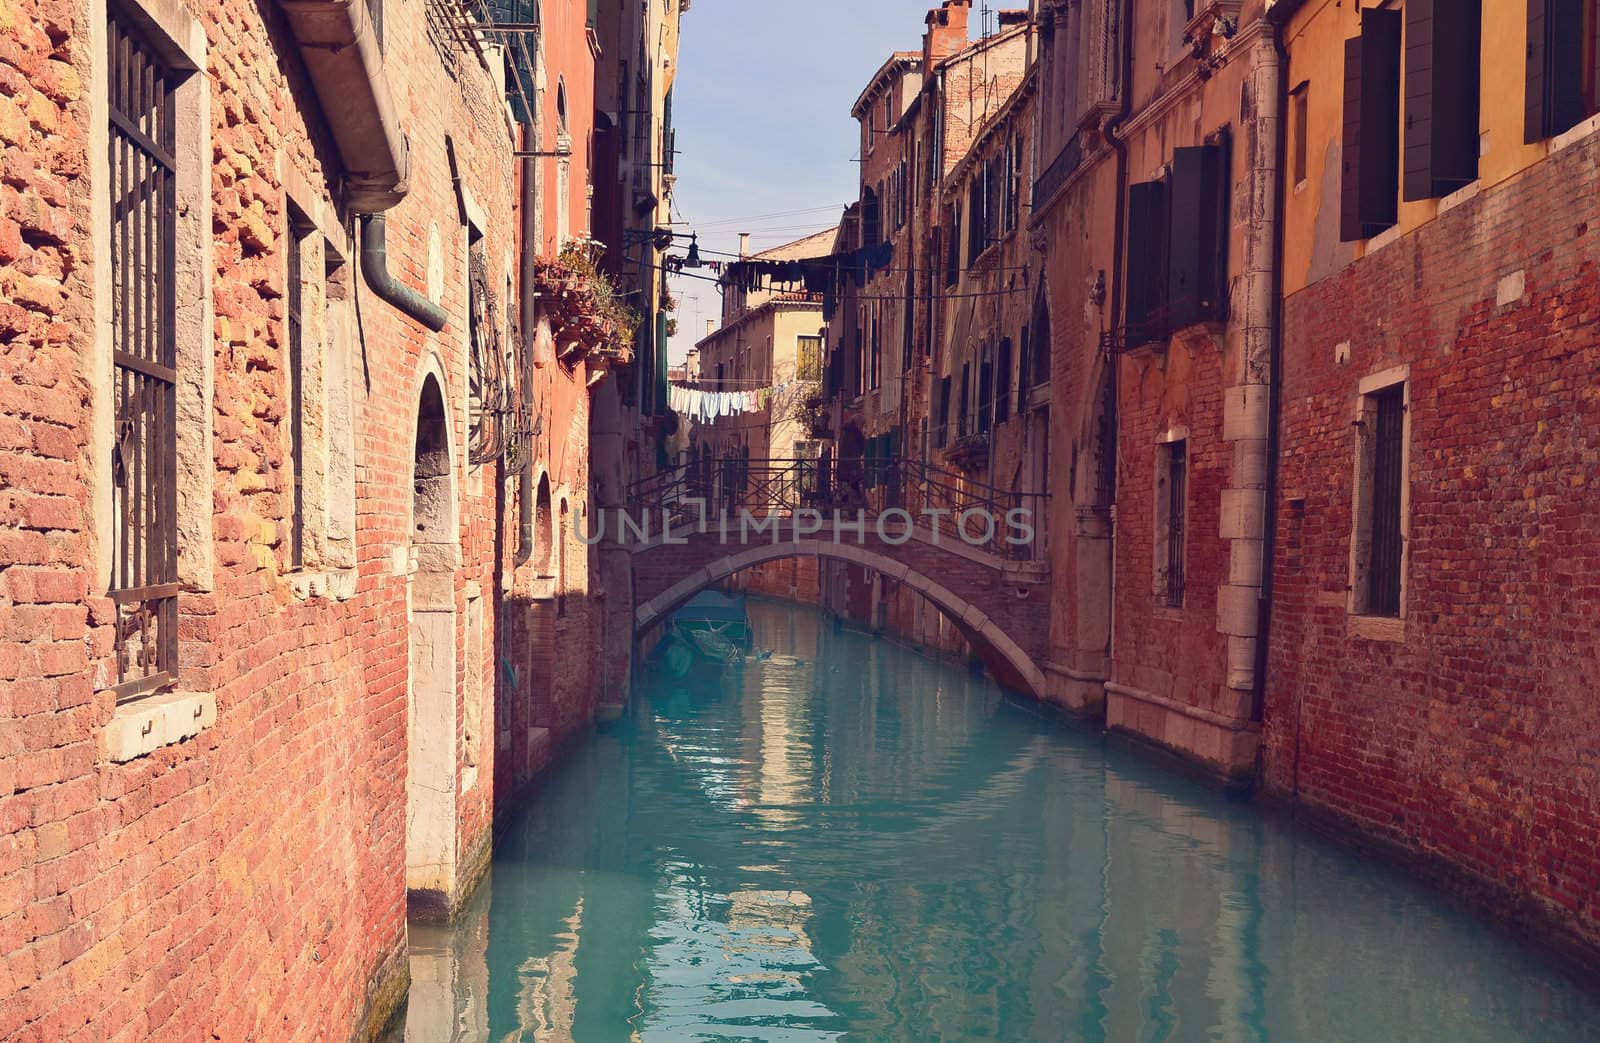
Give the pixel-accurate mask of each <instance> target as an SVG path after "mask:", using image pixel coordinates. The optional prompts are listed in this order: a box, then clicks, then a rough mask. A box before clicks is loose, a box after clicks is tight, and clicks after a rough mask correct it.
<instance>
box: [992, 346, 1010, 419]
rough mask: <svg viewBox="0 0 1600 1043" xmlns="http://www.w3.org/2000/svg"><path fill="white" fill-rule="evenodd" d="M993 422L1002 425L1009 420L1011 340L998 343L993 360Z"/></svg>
mask: <svg viewBox="0 0 1600 1043" xmlns="http://www.w3.org/2000/svg"><path fill="white" fill-rule="evenodd" d="M995 370H996V379H997V381H998V383H997V384H996V386H995V390H994V422H995V423H997V424H1003V423H1005V422H1006V421H1007V420H1009V419H1011V339H1010V338H1009V337H1008V338H1006V339H1005V340H1002V341H1001V342H1000V353H999V356H998V357H997V358H996V360H995Z"/></svg>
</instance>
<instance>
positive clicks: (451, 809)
mask: <svg viewBox="0 0 1600 1043" xmlns="http://www.w3.org/2000/svg"><path fill="white" fill-rule="evenodd" d="M430 362H433V365H430V366H427V367H426V368H425V370H424V373H423V376H422V385H421V388H420V390H419V391H418V393H417V399H416V401H417V423H416V440H415V444H414V452H413V462H412V499H411V524H410V527H409V531H408V535H409V538H410V561H411V563H412V565H411V570H410V573H409V576H408V590H407V593H408V598H407V604H408V609H409V612H408V616H409V620H408V629H407V634H408V640H409V644H410V656H409V670H408V674H407V681H408V683H407V686H406V688H407V693H406V694H407V698H406V895H407V908H408V910H409V912H410V914H411V916H412V917H413V918H414V919H419V920H430V921H437V920H443V919H447V918H448V917H449V914H450V910H451V909H452V907H453V905H454V902H455V900H456V892H457V885H458V882H459V881H458V873H457V856H458V835H457V815H456V793H457V789H458V786H457V782H458V778H457V775H458V763H457V748H456V745H457V744H456V735H457V703H458V700H457V698H456V695H457V693H456V643H457V642H456V600H455V596H456V568H457V565H458V562H457V560H456V559H457V554H458V553H459V551H458V530H457V527H456V504H455V492H456V490H455V467H454V455H453V453H452V451H451V445H450V427H451V425H450V413H449V407H448V405H447V403H448V402H449V398H448V397H447V394H446V391H445V386H444V380H443V377H442V375H441V374H440V373H439V372H438V371H437V363H436V362H434V361H433V360H430Z"/></svg>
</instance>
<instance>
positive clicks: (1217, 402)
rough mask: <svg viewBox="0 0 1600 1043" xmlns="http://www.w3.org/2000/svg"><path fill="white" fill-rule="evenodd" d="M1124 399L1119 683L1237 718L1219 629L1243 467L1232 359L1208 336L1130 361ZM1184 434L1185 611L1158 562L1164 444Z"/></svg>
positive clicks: (1116, 645) (1124, 373)
mask: <svg viewBox="0 0 1600 1043" xmlns="http://www.w3.org/2000/svg"><path fill="white" fill-rule="evenodd" d="M1118 392H1119V394H1118V407H1117V409H1118V416H1117V420H1118V438H1119V439H1120V445H1119V447H1118V453H1117V465H1118V466H1117V542H1116V570H1117V583H1116V602H1117V604H1116V615H1115V620H1116V630H1115V633H1114V634H1113V635H1112V675H1111V679H1112V680H1113V681H1116V682H1119V683H1121V684H1125V685H1131V686H1133V687H1135V688H1139V689H1142V690H1144V691H1149V692H1162V693H1166V692H1168V691H1171V692H1173V693H1174V698H1181V699H1182V700H1183V701H1184V702H1187V703H1189V704H1190V705H1192V706H1199V707H1201V708H1203V709H1206V710H1217V711H1218V712H1221V713H1225V714H1228V715H1230V716H1233V715H1236V714H1237V713H1238V705H1237V703H1238V702H1239V700H1240V699H1242V698H1243V697H1242V696H1237V697H1234V696H1232V695H1231V693H1229V692H1228V691H1226V690H1225V689H1226V687H1227V680H1228V677H1227V672H1228V641H1227V638H1226V637H1225V636H1224V635H1222V634H1219V633H1217V626H1216V624H1217V587H1218V586H1219V585H1220V584H1222V583H1223V582H1225V581H1226V579H1227V574H1228V541H1227V540H1224V539H1222V538H1220V537H1219V536H1218V535H1217V533H1218V531H1219V505H1220V503H1221V498H1222V490H1223V489H1224V488H1226V487H1227V484H1228V471H1229V469H1230V468H1231V467H1232V466H1233V446H1232V444H1231V443H1228V442H1224V441H1223V440H1222V352H1221V350H1220V349H1219V347H1218V345H1217V344H1216V342H1215V340H1214V339H1213V338H1212V337H1209V336H1205V335H1203V334H1200V335H1197V336H1196V337H1195V338H1194V339H1192V340H1190V339H1184V340H1180V341H1177V342H1174V343H1173V344H1172V346H1171V347H1170V348H1168V349H1167V350H1166V351H1165V352H1162V353H1160V354H1152V353H1150V352H1148V351H1146V352H1141V353H1139V354H1138V355H1137V356H1135V357H1124V358H1123V360H1122V366H1121V372H1120V375H1119V382H1118ZM1178 427H1183V428H1187V429H1188V432H1189V435H1188V447H1187V449H1188V461H1189V474H1188V479H1189V489H1188V499H1187V502H1188V510H1187V520H1186V522H1185V528H1186V530H1187V532H1186V539H1185V543H1184V599H1183V607H1182V608H1170V607H1168V606H1167V605H1166V604H1165V603H1164V602H1161V601H1160V600H1159V599H1158V598H1157V596H1156V593H1155V555H1157V554H1160V555H1163V556H1164V555H1165V554H1166V546H1165V545H1164V544H1163V545H1162V546H1161V547H1159V548H1157V547H1155V546H1153V545H1152V543H1153V540H1154V538H1155V529H1156V504H1155V490H1156V462H1157V458H1158V453H1157V450H1158V448H1159V446H1158V444H1157V443H1158V440H1159V439H1160V438H1161V437H1162V435H1163V434H1164V433H1165V432H1167V431H1170V430H1172V429H1173V428H1178ZM1219 696H1220V697H1221V700H1220V705H1219Z"/></svg>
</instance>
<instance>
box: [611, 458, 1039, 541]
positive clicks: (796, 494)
mask: <svg viewBox="0 0 1600 1043" xmlns="http://www.w3.org/2000/svg"><path fill="white" fill-rule="evenodd" d="M1049 499H1050V497H1049V494H1048V493H1033V492H1022V491H1018V490H1013V489H1000V488H996V487H995V486H992V485H988V484H985V483H983V482H977V481H974V480H972V479H971V478H968V477H967V476H965V475H963V474H960V473H957V472H955V471H948V470H945V469H943V468H940V467H937V466H934V465H932V464H928V463H925V462H923V461H920V460H907V459H904V458H900V457H865V456H862V457H846V458H843V459H834V458H832V457H828V456H823V457H820V458H817V459H748V460H747V459H744V458H743V457H741V456H729V457H720V458H716V457H705V458H702V459H699V460H695V461H692V462H690V463H686V464H682V465H679V466H677V467H671V468H667V469H664V470H662V471H658V472H657V473H655V474H653V475H650V476H649V477H647V478H643V479H641V480H639V481H637V482H635V483H634V484H633V485H632V486H631V487H630V488H629V492H628V511H629V513H630V515H632V517H633V518H634V519H635V520H636V521H637V522H639V523H641V524H642V523H643V522H644V520H645V519H646V518H648V519H649V524H650V531H651V532H653V533H654V532H659V531H660V528H661V523H662V519H663V517H665V518H667V519H669V520H670V522H671V524H673V525H674V526H677V525H682V524H685V523H694V522H698V521H699V520H701V519H702V518H707V519H715V518H717V517H718V516H720V515H721V514H723V513H726V514H727V515H728V516H729V518H730V519H732V521H731V525H732V527H733V531H735V532H736V531H737V526H738V515H739V512H740V511H748V512H749V513H750V514H751V516H752V517H756V518H767V517H770V516H772V515H779V516H784V517H787V516H792V515H794V514H795V513H796V512H798V511H802V510H812V511H818V512H821V513H822V515H823V517H824V519H825V520H826V521H827V522H828V523H829V524H830V525H831V522H832V514H833V512H834V511H837V512H839V515H840V517H841V519H842V520H845V521H848V522H851V523H853V522H854V521H855V519H856V514H857V512H861V513H862V514H863V515H864V516H865V517H866V518H867V520H868V524H869V525H876V521H877V519H878V518H879V516H881V515H883V514H885V513H886V512H888V511H891V510H895V511H904V512H906V513H907V514H909V515H910V517H911V521H912V523H914V524H915V526H916V528H917V531H918V532H919V533H923V534H927V533H929V530H930V527H937V529H938V530H939V538H940V539H941V540H949V541H951V542H952V543H956V542H959V543H961V544H963V545H966V546H970V547H972V548H974V549H976V550H981V551H985V552H987V553H991V554H994V555H996V556H999V557H1003V558H1006V559H1008V560H1013V561H1029V560H1042V559H1043V558H1044V555H1045V535H1046V526H1047V524H1048V508H1049ZM702 512H703V513H702ZM1018 512H1020V513H1018ZM717 524H718V523H717V522H715V521H712V522H710V525H711V526H712V527H716V526H717ZM906 524H907V523H906V520H905V518H904V517H897V518H895V519H894V520H892V521H891V520H890V519H887V518H886V519H885V525H884V529H885V531H886V532H887V533H888V534H890V535H891V536H892V537H894V538H899V536H900V535H901V534H902V533H903V532H904V531H905V528H906ZM613 531H614V530H613ZM831 531H832V530H831V529H830V528H826V527H825V529H824V533H830V532H831Z"/></svg>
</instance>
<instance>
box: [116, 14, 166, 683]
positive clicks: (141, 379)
mask: <svg viewBox="0 0 1600 1043" xmlns="http://www.w3.org/2000/svg"><path fill="white" fill-rule="evenodd" d="M107 43H108V49H109V54H108V62H107V67H108V83H109V100H110V107H109V113H110V126H109V128H108V130H109V134H110V151H111V191H112V208H111V283H112V293H111V315H112V345H113V350H112V363H113V371H114V378H115V384H114V394H115V396H116V398H115V421H114V424H115V426H114V430H113V439H114V442H113V445H112V457H111V468H112V474H111V477H112V507H113V517H114V519H115V526H116V529H115V532H114V535H113V540H112V568H111V590H110V597H111V601H112V603H113V604H114V605H115V606H116V625H115V633H114V650H115V653H116V662H117V680H116V685H115V689H114V690H115V692H116V696H117V698H118V699H119V700H121V699H132V698H136V697H138V696H141V695H146V694H149V693H150V692H154V691H159V690H160V689H162V688H166V687H169V686H170V685H172V684H174V683H175V682H176V681H177V670H178V537H177V514H178V510H177V470H178V467H177V463H178V462H177V454H178V449H177V433H176V432H177V428H176V420H177V387H178V374H177V342H176V337H175V331H174V328H173V327H174V322H175V316H176V313H177V303H176V297H175V294H174V287H173V277H174V272H175V271H176V268H177V265H176V242H177V191H176V185H175V181H174V178H175V174H176V168H177V162H176V159H175V157H174V152H175V145H174V142H175V140H176V128H175V126H174V108H173V99H172V89H173V87H174V86H175V84H176V76H175V74H174V73H173V71H172V70H171V69H169V68H168V67H166V66H165V65H164V64H163V63H162V62H161V60H160V58H159V57H158V55H159V53H160V52H159V51H158V50H157V49H156V48H154V47H152V46H150V45H149V44H148V43H147V42H146V40H145V39H144V37H143V35H142V33H141V32H140V30H139V29H138V27H137V26H136V25H135V24H134V23H132V22H131V21H129V20H126V19H124V17H123V16H122V15H121V14H120V13H119V12H118V11H117V9H116V8H115V6H113V7H112V9H111V14H110V17H109V19H108V32H107Z"/></svg>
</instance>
